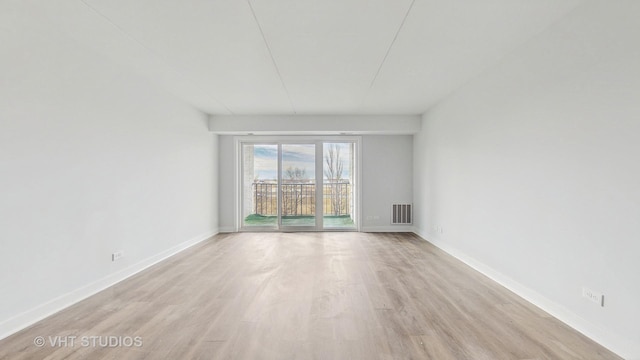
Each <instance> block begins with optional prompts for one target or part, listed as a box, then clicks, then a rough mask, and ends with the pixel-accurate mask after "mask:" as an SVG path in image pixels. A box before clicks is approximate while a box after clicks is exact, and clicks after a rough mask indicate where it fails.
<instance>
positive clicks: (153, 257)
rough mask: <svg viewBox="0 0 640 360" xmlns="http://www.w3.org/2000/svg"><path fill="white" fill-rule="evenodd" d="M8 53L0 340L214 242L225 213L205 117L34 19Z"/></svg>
mask: <svg viewBox="0 0 640 360" xmlns="http://www.w3.org/2000/svg"><path fill="white" fill-rule="evenodd" d="M0 43H1V44H2V46H1V47H0V99H2V100H1V101H0V164H1V166H0V189H2V190H1V191H0V253H1V254H2V255H3V258H2V261H0V289H1V290H0V291H1V293H2V296H0V338H2V337H4V336H6V335H8V334H9V333H11V332H13V331H15V330H17V329H19V328H21V327H23V326H25V325H27V324H29V323H30V322H33V321H35V320H38V319H39V318H41V317H43V316H45V315H48V314H50V313H52V312H54V311H56V310H58V309H60V308H62V307H64V306H66V305H69V304H70V303H73V302H74V301H77V300H79V299H81V298H83V297H85V296H88V295H89V294H91V293H93V292H95V291H97V290H99V289H101V288H104V287H106V286H108V285H109V284H111V283H113V282H114V281H117V280H120V279H122V278H123V277H126V276H127V275H130V274H131V273H133V272H135V271H137V270H140V269H141V268H143V267H145V266H147V265H149V264H151V263H153V262H155V261H158V260H159V259H161V258H163V257H165V256H168V255H170V254H172V253H174V252H176V251H178V250H180V249H182V248H184V247H185V246H188V245H190V244H193V243H195V242H197V241H199V240H202V239H205V238H207V237H209V236H210V235H212V234H213V233H215V232H216V228H217V208H218V206H217V191H216V190H217V164H216V161H217V154H216V151H217V139H216V136H215V135H213V134H211V133H210V132H208V130H207V119H206V117H205V116H204V115H203V114H201V113H200V112H198V111H196V110H194V109H192V108H191V107H189V106H187V105H186V104H183V103H181V102H179V101H177V100H175V98H174V97H172V96H170V95H168V94H166V93H163V92H160V91H158V90H156V87H155V86H153V85H151V84H149V83H147V82H146V81H145V80H143V79H141V78H138V77H136V76H135V75H133V74H132V73H129V72H127V71H125V70H124V69H123V68H121V67H119V66H117V65H114V64H113V63H110V62H108V61H106V60H105V57H104V56H101V55H99V54H98V53H95V52H93V51H91V50H89V49H86V48H84V47H82V46H80V45H79V43H77V42H75V41H73V40H71V39H69V38H67V37H65V36H63V35H61V34H60V33H57V32H56V31H55V30H52V29H46V28H43V27H39V26H38V24H37V23H36V21H34V23H26V22H24V23H23V22H20V23H16V24H13V26H12V27H11V28H5V29H0ZM114 251H122V252H123V253H124V257H123V258H122V259H121V260H119V261H117V262H112V261H111V253H112V252H114Z"/></svg>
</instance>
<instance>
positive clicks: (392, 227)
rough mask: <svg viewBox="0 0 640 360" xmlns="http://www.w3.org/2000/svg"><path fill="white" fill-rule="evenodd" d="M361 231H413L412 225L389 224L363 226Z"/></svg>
mask: <svg viewBox="0 0 640 360" xmlns="http://www.w3.org/2000/svg"><path fill="white" fill-rule="evenodd" d="M361 231H362V232H414V231H413V226H404V225H389V226H363V227H362V228H361Z"/></svg>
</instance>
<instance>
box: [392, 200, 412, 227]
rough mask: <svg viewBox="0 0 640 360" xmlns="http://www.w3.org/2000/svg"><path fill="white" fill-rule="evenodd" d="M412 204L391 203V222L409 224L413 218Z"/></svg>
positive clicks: (393, 223)
mask: <svg viewBox="0 0 640 360" xmlns="http://www.w3.org/2000/svg"><path fill="white" fill-rule="evenodd" d="M412 208H413V206H411V204H393V205H391V224H392V225H406V224H411V223H412V220H413V209H412Z"/></svg>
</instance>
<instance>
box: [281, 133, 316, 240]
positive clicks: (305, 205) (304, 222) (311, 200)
mask: <svg viewBox="0 0 640 360" xmlns="http://www.w3.org/2000/svg"><path fill="white" fill-rule="evenodd" d="M280 179H281V190H280V225H281V228H282V229H286V228H301V227H307V228H315V227H316V144H282V145H281V166H280Z"/></svg>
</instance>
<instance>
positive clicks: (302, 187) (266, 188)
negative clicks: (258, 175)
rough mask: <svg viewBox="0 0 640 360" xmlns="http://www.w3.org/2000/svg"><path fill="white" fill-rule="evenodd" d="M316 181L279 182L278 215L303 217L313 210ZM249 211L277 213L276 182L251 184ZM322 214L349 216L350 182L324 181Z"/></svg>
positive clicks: (265, 213) (259, 213)
mask: <svg viewBox="0 0 640 360" xmlns="http://www.w3.org/2000/svg"><path fill="white" fill-rule="evenodd" d="M315 190H316V184H314V183H305V182H288V181H286V182H284V183H283V184H282V215H283V216H307V215H315V213H316V196H315ZM252 197H253V213H254V214H258V215H265V216H269V215H277V214H278V184H276V183H275V182H268V181H258V182H254V183H253V184H252ZM322 199H323V209H324V211H323V213H324V214H323V215H325V216H326V215H335V216H342V215H350V214H351V205H352V200H351V199H352V194H351V184H350V183H349V181H348V180H338V181H330V182H325V183H324V184H323V186H322Z"/></svg>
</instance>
